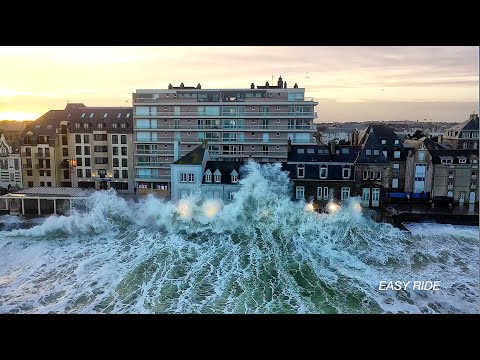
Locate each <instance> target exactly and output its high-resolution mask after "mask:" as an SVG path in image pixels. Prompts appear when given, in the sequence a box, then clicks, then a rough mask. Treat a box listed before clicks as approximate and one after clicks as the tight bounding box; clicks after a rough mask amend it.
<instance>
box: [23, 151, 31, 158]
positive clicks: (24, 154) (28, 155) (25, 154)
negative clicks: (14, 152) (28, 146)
mask: <svg viewBox="0 0 480 360" xmlns="http://www.w3.org/2000/svg"><path fill="white" fill-rule="evenodd" d="M22 157H32V153H30V154H27V153H24V152H22Z"/></svg>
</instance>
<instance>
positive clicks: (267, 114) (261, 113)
mask: <svg viewBox="0 0 480 360" xmlns="http://www.w3.org/2000/svg"><path fill="white" fill-rule="evenodd" d="M134 115H135V116H139V117H140V116H146V117H152V116H153V117H170V118H175V117H178V118H181V117H199V116H201V117H212V118H214V117H221V116H235V117H269V118H272V117H273V118H275V117H298V116H302V117H312V118H316V117H317V112H316V111H315V112H313V111H287V112H281V111H270V112H265V111H261V110H260V111H245V112H226V111H223V112H221V113H216V114H207V113H206V112H204V111H182V112H181V113H178V112H175V111H160V112H157V113H148V114H147V113H144V112H135V113H134Z"/></svg>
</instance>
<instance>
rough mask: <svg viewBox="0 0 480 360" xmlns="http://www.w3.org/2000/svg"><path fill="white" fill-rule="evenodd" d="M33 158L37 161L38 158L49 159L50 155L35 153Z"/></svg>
mask: <svg viewBox="0 0 480 360" xmlns="http://www.w3.org/2000/svg"><path fill="white" fill-rule="evenodd" d="M35 157H36V158H37V159H39V158H50V154H44V153H35Z"/></svg>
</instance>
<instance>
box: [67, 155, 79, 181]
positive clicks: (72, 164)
mask: <svg viewBox="0 0 480 360" xmlns="http://www.w3.org/2000/svg"><path fill="white" fill-rule="evenodd" d="M68 167H69V168H70V179H71V180H72V187H73V175H74V170H75V168H76V167H77V160H76V159H69V160H68ZM77 187H78V180H77Z"/></svg>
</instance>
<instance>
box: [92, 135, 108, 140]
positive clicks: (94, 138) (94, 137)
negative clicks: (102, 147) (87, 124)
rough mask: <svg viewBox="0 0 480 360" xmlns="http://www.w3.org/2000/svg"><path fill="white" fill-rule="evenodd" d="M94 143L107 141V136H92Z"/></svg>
mask: <svg viewBox="0 0 480 360" xmlns="http://www.w3.org/2000/svg"><path fill="white" fill-rule="evenodd" d="M93 140H94V141H107V134H95V135H93Z"/></svg>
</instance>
